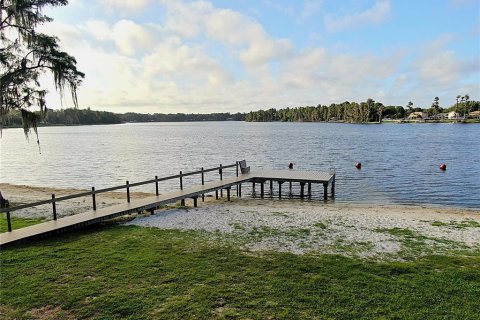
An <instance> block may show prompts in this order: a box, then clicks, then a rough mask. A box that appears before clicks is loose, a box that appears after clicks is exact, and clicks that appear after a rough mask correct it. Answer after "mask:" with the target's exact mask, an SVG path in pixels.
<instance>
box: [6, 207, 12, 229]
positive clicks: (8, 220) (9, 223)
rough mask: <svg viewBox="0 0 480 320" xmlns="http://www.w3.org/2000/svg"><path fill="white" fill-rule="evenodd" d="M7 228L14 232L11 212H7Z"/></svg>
mask: <svg viewBox="0 0 480 320" xmlns="http://www.w3.org/2000/svg"><path fill="white" fill-rule="evenodd" d="M6 214H7V227H8V232H12V221H10V211H8V210H7V212H6Z"/></svg>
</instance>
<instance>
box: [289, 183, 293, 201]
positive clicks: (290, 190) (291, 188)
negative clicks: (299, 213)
mask: <svg viewBox="0 0 480 320" xmlns="http://www.w3.org/2000/svg"><path fill="white" fill-rule="evenodd" d="M289 184H290V194H289V195H290V197H291V196H292V195H293V194H292V181H290V182H289Z"/></svg>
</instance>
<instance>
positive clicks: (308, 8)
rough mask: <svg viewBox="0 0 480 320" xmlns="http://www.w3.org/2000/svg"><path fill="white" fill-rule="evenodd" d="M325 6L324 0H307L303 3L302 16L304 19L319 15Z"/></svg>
mask: <svg viewBox="0 0 480 320" xmlns="http://www.w3.org/2000/svg"><path fill="white" fill-rule="evenodd" d="M322 7H323V0H307V1H305V4H304V5H303V10H302V13H301V16H302V18H303V19H308V18H311V17H313V16H315V15H317V14H318V13H319V12H320V10H321V9H322Z"/></svg>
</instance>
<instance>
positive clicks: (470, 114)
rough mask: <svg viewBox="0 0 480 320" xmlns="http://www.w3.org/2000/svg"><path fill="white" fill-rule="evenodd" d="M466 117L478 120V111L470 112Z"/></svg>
mask: <svg viewBox="0 0 480 320" xmlns="http://www.w3.org/2000/svg"><path fill="white" fill-rule="evenodd" d="M468 117H469V118H472V119H480V110H477V111H472V112H470V113H469V114H468Z"/></svg>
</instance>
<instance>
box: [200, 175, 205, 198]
mask: <svg viewBox="0 0 480 320" xmlns="http://www.w3.org/2000/svg"><path fill="white" fill-rule="evenodd" d="M201 171H202V186H204V185H205V172H204V170H203V167H202V170H201ZM202 202H205V193H202Z"/></svg>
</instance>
